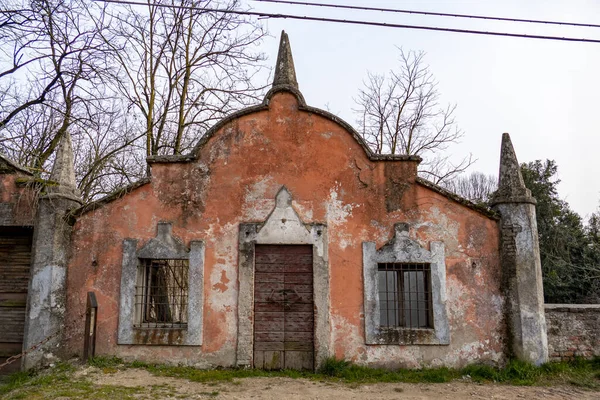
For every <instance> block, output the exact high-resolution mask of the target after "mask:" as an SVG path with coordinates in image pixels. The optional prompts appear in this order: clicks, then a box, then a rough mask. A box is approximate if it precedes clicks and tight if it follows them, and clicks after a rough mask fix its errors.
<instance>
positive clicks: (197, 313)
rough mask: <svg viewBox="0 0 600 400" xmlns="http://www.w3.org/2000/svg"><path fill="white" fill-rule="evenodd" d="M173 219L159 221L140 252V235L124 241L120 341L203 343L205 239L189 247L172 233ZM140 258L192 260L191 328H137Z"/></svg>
mask: <svg viewBox="0 0 600 400" xmlns="http://www.w3.org/2000/svg"><path fill="white" fill-rule="evenodd" d="M172 230H173V229H172V225H171V223H166V222H159V223H158V227H157V234H156V237H155V238H153V239H151V240H150V241H148V243H146V245H144V246H143V247H142V248H141V249H140V250H139V251H137V252H136V249H137V243H138V241H137V240H136V239H125V240H124V241H123V264H122V270H121V298H120V308H119V332H118V339H117V342H118V344H148V345H185V346H200V345H202V318H203V294H204V242H202V241H196V240H193V241H191V242H190V248H189V250H188V249H187V248H186V246H185V245H184V244H183V243H182V242H181V240H179V239H178V238H176V237H174V236H173V235H172ZM140 259H171V260H189V268H190V269H189V275H188V288H189V289H188V322H187V328H134V318H135V286H136V283H137V276H138V266H139V263H140V261H139V260H140Z"/></svg>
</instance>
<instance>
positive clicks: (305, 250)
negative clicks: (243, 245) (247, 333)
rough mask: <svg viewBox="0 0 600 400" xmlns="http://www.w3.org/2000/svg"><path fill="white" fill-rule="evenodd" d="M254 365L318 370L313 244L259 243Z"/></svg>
mask: <svg viewBox="0 0 600 400" xmlns="http://www.w3.org/2000/svg"><path fill="white" fill-rule="evenodd" d="M254 262H255V277H254V367H255V368H263V369H284V368H289V369H306V370H313V369H314V305H313V259H312V246H296V245H256V248H255V261H254Z"/></svg>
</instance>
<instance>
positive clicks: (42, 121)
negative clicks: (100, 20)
mask: <svg viewBox="0 0 600 400" xmlns="http://www.w3.org/2000/svg"><path fill="white" fill-rule="evenodd" d="M28 5H29V7H30V8H28V9H25V8H20V9H18V10H17V9H11V10H8V11H7V13H6V19H7V21H12V24H9V25H5V26H4V28H6V30H4V29H3V36H6V37H7V38H8V42H5V43H4V45H2V46H0V49H1V51H2V54H4V55H5V56H7V57H6V58H5V59H3V60H2V61H4V62H3V63H0V64H1V65H2V66H3V68H4V69H3V71H2V72H1V73H0V95H1V96H2V98H3V102H2V105H1V106H0V133H1V138H2V144H3V147H4V149H3V150H5V151H6V152H8V153H18V154H15V156H16V157H15V158H17V159H19V160H20V161H21V162H23V161H25V164H26V165H28V166H31V167H32V168H34V169H35V170H40V171H41V170H43V168H44V164H45V163H46V162H47V161H48V160H49V159H50V157H51V156H52V154H53V153H54V151H55V150H56V148H57V146H58V143H59V142H60V140H61V138H62V137H63V136H64V134H65V133H66V132H68V131H71V130H72V127H73V125H74V124H84V123H85V120H86V119H88V118H89V116H90V114H91V113H94V112H98V110H99V109H101V108H102V107H101V106H100V105H99V103H100V102H101V94H100V92H99V91H98V90H97V89H96V88H98V87H101V86H102V85H103V84H104V81H105V76H104V74H105V68H103V67H102V64H103V56H104V54H103V43H104V42H103V41H102V40H101V38H100V36H99V35H98V25H96V24H92V23H91V21H90V14H89V9H90V6H91V5H90V4H87V3H85V2H84V1H79V0H73V1H64V0H35V1H32V2H31V3H29V4H28ZM22 7H23V6H22ZM94 108H95V109H94ZM19 117H21V118H20V120H19ZM11 123H12V126H10V127H9V124H11Z"/></svg>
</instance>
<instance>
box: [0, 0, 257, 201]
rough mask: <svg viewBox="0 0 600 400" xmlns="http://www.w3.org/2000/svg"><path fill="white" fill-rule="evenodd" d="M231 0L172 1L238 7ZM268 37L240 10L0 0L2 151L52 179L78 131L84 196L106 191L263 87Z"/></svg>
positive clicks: (177, 149) (187, 143) (178, 148)
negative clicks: (262, 50) (257, 83)
mask: <svg viewBox="0 0 600 400" xmlns="http://www.w3.org/2000/svg"><path fill="white" fill-rule="evenodd" d="M212 3H217V4H212ZM221 3H223V2H216V1H212V2H211V1H193V2H192V1H187V2H183V3H181V2H175V1H172V2H171V3H169V4H170V5H178V6H181V5H182V4H183V5H187V6H192V7H193V8H200V9H201V8H203V7H211V8H229V9H234V8H238V7H239V1H237V0H231V1H227V2H226V3H224V4H221ZM163 4H164V3H163ZM107 9H110V11H111V12H110V13H109V12H107ZM109 26H110V29H108V27H109ZM263 36H264V32H263V31H262V29H261V28H260V26H258V25H255V24H253V23H250V22H248V20H246V19H244V18H242V17H239V16H236V15H233V14H222V13H208V12H203V11H201V10H196V9H185V8H178V7H168V8H165V7H157V6H155V5H153V2H148V6H147V7H145V8H141V9H140V8H135V9H134V8H132V7H125V6H118V5H106V4H102V3H97V2H93V1H90V0H31V1H30V2H26V1H24V0H23V1H19V0H0V39H1V40H0V151H2V152H4V153H6V154H7V155H8V156H9V157H11V158H13V159H15V160H17V161H18V162H20V163H21V164H23V165H25V166H27V167H29V168H30V169H31V170H32V171H34V172H36V173H37V174H38V175H40V176H42V177H44V176H46V173H47V171H48V170H49V169H50V168H49V165H50V163H51V162H52V158H53V154H54V152H55V150H56V148H57V145H58V143H59V142H60V139H61V137H62V136H63V135H64V134H65V133H66V132H69V133H70V135H71V136H72V137H73V143H74V148H75V159H76V166H75V169H76V177H77V180H78V186H79V189H80V190H81V192H82V196H83V198H84V200H85V201H88V200H92V199H94V198H97V197H98V196H101V195H104V194H107V193H109V192H111V191H112V190H114V189H116V188H117V187H119V186H122V185H124V184H127V183H132V182H134V181H136V180H138V179H139V178H140V177H142V176H144V175H145V173H146V169H145V166H146V163H145V158H146V156H148V155H156V154H179V153H181V152H183V151H185V150H186V149H189V148H190V147H191V145H192V143H193V142H195V140H196V139H197V138H199V137H200V136H202V135H203V134H204V133H205V131H206V130H207V129H208V127H209V126H210V125H212V123H213V122H214V121H215V120H217V119H219V118H221V117H222V116H223V115H224V114H226V113H228V112H230V111H231V110H232V109H235V108H238V107H240V105H241V104H243V103H245V102H246V101H247V100H249V99H252V98H254V97H255V96H257V95H258V91H260V90H261V88H255V87H253V86H252V84H251V83H250V81H251V78H252V74H253V73H255V72H256V71H258V70H259V69H260V68H261V67H260V61H261V60H262V58H263V56H262V55H261V54H258V53H254V52H253V50H252V46H253V45H254V44H256V43H258V41H260V39H261V38H262V37H263Z"/></svg>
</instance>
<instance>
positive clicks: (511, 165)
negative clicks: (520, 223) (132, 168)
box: [491, 133, 536, 205]
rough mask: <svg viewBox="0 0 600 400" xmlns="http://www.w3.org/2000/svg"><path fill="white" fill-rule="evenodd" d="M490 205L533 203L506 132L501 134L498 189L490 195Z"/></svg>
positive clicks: (533, 200)
mask: <svg viewBox="0 0 600 400" xmlns="http://www.w3.org/2000/svg"><path fill="white" fill-rule="evenodd" d="M491 203H492V205H494V204H498V203H533V204H535V203H536V201H535V199H534V198H533V197H532V196H531V191H530V190H529V189H527V187H525V182H524V181H523V175H522V174H521V167H520V165H519V161H517V155H516V154H515V149H514V147H513V145H512V142H511V140H510V135H509V134H508V133H503V134H502V147H501V150H500V173H499V175H498V190H497V191H496V193H494V195H493V196H492V201H491Z"/></svg>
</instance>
